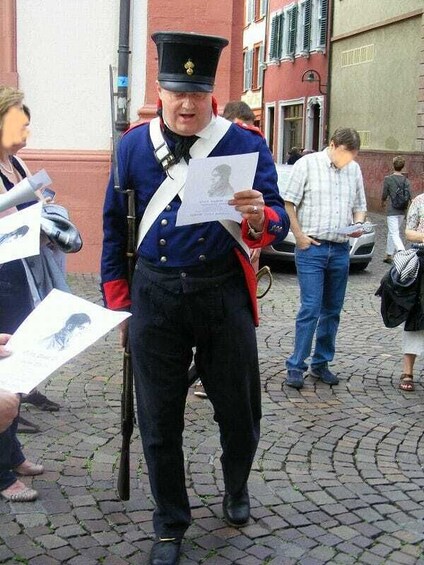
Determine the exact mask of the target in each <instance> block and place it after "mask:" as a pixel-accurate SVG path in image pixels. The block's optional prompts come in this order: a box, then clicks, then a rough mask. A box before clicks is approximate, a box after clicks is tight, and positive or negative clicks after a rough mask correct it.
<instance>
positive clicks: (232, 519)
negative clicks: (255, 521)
mask: <svg viewBox="0 0 424 565" xmlns="http://www.w3.org/2000/svg"><path fill="white" fill-rule="evenodd" d="M222 510H223V512H224V518H225V520H226V521H227V522H228V523H229V524H230V525H231V526H244V524H247V522H248V521H249V518H250V500H249V493H248V492H247V488H245V489H243V490H242V491H241V493H240V494H238V495H232V494H228V493H226V494H225V496H224V500H223V501H222Z"/></svg>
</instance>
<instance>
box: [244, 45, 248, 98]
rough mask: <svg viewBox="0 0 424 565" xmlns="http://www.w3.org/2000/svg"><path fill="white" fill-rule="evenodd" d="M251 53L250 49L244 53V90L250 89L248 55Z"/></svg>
mask: <svg viewBox="0 0 424 565" xmlns="http://www.w3.org/2000/svg"><path fill="white" fill-rule="evenodd" d="M248 54H249V51H245V52H244V53H243V90H248V88H249V87H248V86H247V74H248V73H247V56H248Z"/></svg>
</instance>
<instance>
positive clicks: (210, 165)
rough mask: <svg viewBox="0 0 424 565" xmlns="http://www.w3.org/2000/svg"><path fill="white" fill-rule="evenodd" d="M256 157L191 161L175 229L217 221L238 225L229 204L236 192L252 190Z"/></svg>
mask: <svg viewBox="0 0 424 565" xmlns="http://www.w3.org/2000/svg"><path fill="white" fill-rule="evenodd" d="M258 157H259V153H257V152H256V153H245V154H243V155H226V156H224V157H207V158H206V159H191V160H190V162H189V165H188V174H187V180H186V184H185V188H184V193H183V194H181V193H180V196H181V199H182V204H181V206H180V209H179V210H178V214H177V220H176V225H177V226H186V225H189V224H199V223H201V222H212V221H216V220H235V221H236V222H241V214H240V212H237V211H236V210H235V209H234V206H230V205H229V204H228V201H229V200H230V199H231V198H232V196H233V194H234V193H235V192H238V191H240V190H246V189H249V188H252V186H253V180H254V178H255V173H256V166H257V164H258Z"/></svg>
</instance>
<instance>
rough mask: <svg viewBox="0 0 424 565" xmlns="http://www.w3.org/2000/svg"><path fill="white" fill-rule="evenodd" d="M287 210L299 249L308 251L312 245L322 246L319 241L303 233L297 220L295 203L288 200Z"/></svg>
mask: <svg viewBox="0 0 424 565" xmlns="http://www.w3.org/2000/svg"><path fill="white" fill-rule="evenodd" d="M286 210H287V214H288V215H289V218H290V229H291V231H292V233H293V235H294V237H295V239H296V245H297V247H298V248H299V249H308V248H309V247H310V246H311V245H320V243H319V242H318V241H315V239H313V238H312V237H310V236H309V235H307V234H305V233H303V231H302V229H301V227H300V225H299V222H298V219H297V213H296V207H295V205H294V204H293V202H288V201H287V200H286Z"/></svg>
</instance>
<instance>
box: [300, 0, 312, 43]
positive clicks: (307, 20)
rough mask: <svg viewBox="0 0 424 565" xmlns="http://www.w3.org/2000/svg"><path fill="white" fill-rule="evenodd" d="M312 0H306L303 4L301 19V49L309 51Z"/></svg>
mask: <svg viewBox="0 0 424 565" xmlns="http://www.w3.org/2000/svg"><path fill="white" fill-rule="evenodd" d="M311 4H312V0H306V1H305V4H304V10H305V11H304V20H303V45H302V50H303V51H306V52H309V50H310V48H311V15H312V14H311V12H312V5H311Z"/></svg>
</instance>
